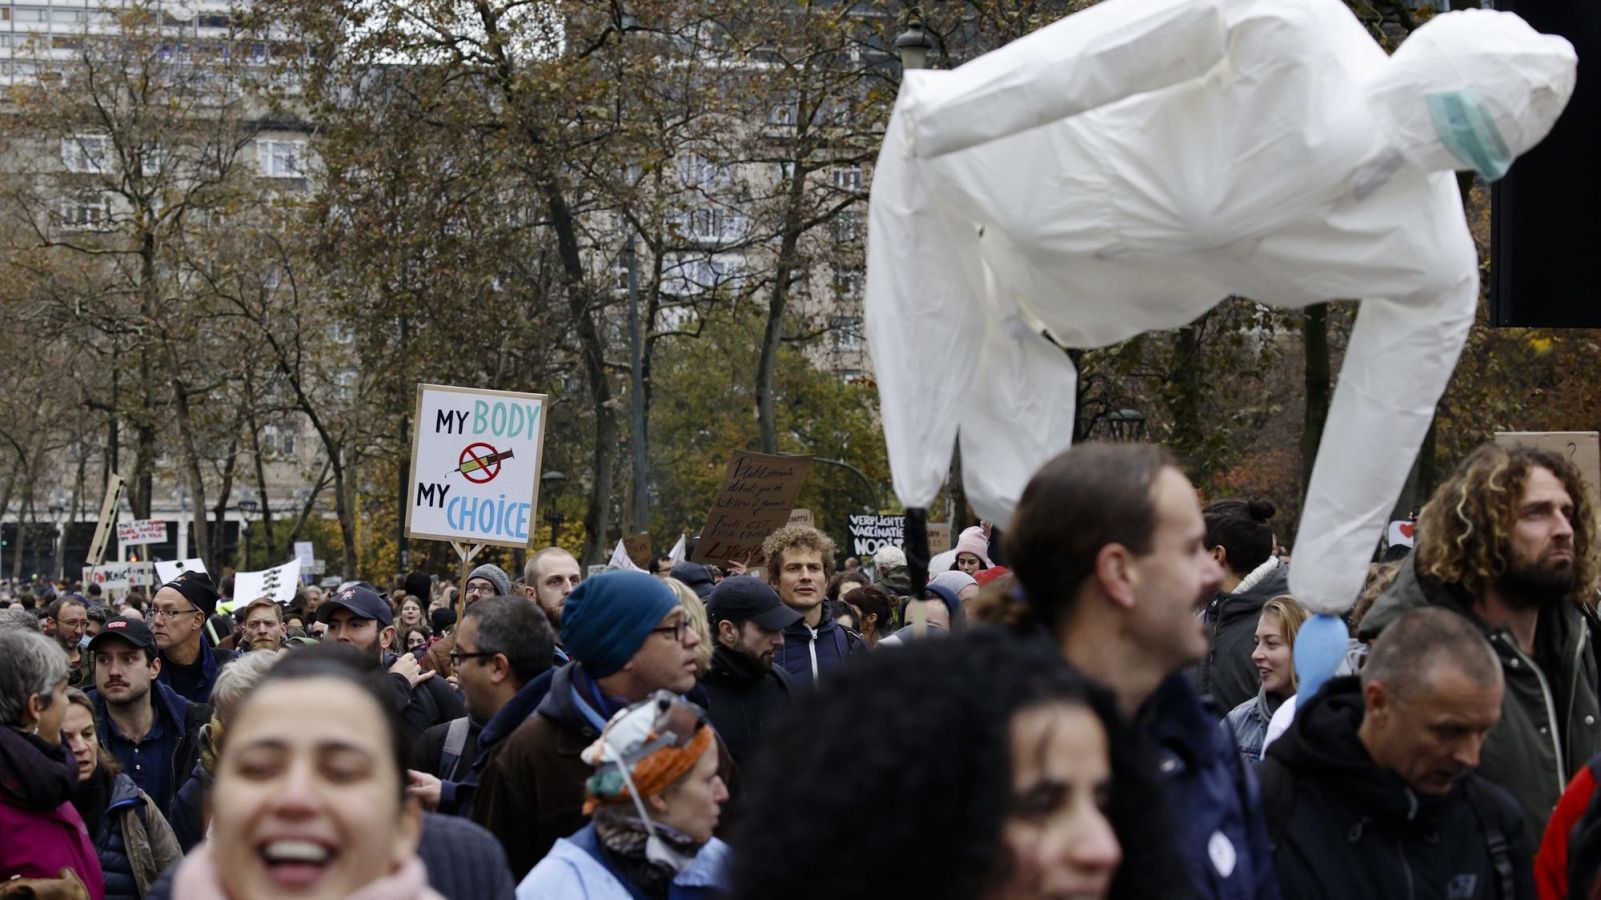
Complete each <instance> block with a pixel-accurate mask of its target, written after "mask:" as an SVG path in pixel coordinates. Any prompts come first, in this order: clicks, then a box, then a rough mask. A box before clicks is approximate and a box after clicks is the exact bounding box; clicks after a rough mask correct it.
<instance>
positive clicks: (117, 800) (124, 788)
mask: <svg viewBox="0 0 1601 900" xmlns="http://www.w3.org/2000/svg"><path fill="white" fill-rule="evenodd" d="M129 815H133V816H137V817H138V819H139V825H140V826H141V827H142V830H143V833H142V834H138V835H135V836H134V838H133V839H134V840H138V841H140V843H141V846H140V847H139V848H138V851H137V852H138V853H139V854H140V855H141V856H143V857H146V859H145V864H146V865H153V868H154V871H147V873H146V874H147V875H148V876H150V879H151V881H154V880H155V876H157V875H159V874H160V873H161V872H163V871H166V870H167V869H168V868H171V867H173V864H174V863H176V862H178V860H180V859H181V858H182V855H181V854H180V853H179V852H178V845H177V839H176V838H174V837H173V834H172V829H171V828H170V827H168V825H167V822H166V820H165V819H163V818H162V817H161V811H160V810H158V809H156V808H155V805H154V804H153V803H152V802H151V800H150V797H149V796H148V795H146V794H145V793H144V792H143V791H141V790H139V786H138V785H136V784H134V783H133V779H132V778H129V777H128V776H127V775H123V774H118V775H116V776H114V777H113V780H112V782H111V796H110V798H109V801H108V802H107V803H106V808H105V811H104V812H103V813H101V815H100V819H99V824H98V825H96V827H95V833H94V845H95V854H96V855H98V856H99V857H100V871H101V872H102V873H104V875H105V878H106V900H140V893H139V880H138V878H137V877H135V875H134V861H133V859H132V856H133V854H134V852H135V851H133V850H130V848H129V846H128V841H129V839H130V836H129V828H130V827H131V825H132V823H130V822H129V821H128V817H129Z"/></svg>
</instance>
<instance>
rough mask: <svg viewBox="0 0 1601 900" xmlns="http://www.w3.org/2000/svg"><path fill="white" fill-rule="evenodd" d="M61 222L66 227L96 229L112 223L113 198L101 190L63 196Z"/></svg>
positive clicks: (84, 229) (85, 229) (86, 229)
mask: <svg viewBox="0 0 1601 900" xmlns="http://www.w3.org/2000/svg"><path fill="white" fill-rule="evenodd" d="M61 224H62V225H63V226H64V227H66V228H71V229H74V230H83V231H96V230H99V229H102V228H106V227H109V226H110V224H111V199H110V197H109V196H108V195H106V194H104V193H101V192H99V191H86V192H84V193H80V194H73V195H72V196H70V197H63V198H62V200H61Z"/></svg>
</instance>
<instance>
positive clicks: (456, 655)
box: [448, 650, 500, 666]
mask: <svg viewBox="0 0 1601 900" xmlns="http://www.w3.org/2000/svg"><path fill="white" fill-rule="evenodd" d="M499 655H500V654H498V653H482V652H480V653H463V652H461V651H460V650H451V651H450V653H449V654H448V656H449V657H450V664H451V665H453V666H459V665H461V661H462V660H464V659H488V658H489V657H491V656H499Z"/></svg>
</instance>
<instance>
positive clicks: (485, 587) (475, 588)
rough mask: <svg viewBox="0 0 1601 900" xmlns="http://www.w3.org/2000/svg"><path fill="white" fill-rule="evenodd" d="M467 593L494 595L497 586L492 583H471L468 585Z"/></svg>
mask: <svg viewBox="0 0 1601 900" xmlns="http://www.w3.org/2000/svg"><path fill="white" fill-rule="evenodd" d="M467 593H469V594H490V595H493V594H494V593H495V586H494V585H492V584H469V585H467Z"/></svg>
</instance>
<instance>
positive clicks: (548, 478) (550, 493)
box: [539, 470, 567, 547]
mask: <svg viewBox="0 0 1601 900" xmlns="http://www.w3.org/2000/svg"><path fill="white" fill-rule="evenodd" d="M566 482H567V476H566V475H563V474H562V473H560V472H557V471H555V470H551V471H549V472H546V473H545V474H543V475H541V476H539V492H540V494H541V495H543V496H542V497H541V498H540V499H542V500H543V501H545V509H546V510H548V512H546V513H545V521H546V522H547V523H549V524H550V545H551V546H552V547H556V546H560V544H561V540H560V539H561V522H562V516H561V510H560V509H559V508H557V506H556V495H557V494H559V493H561V487H562V485H563V484H565V483H566Z"/></svg>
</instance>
